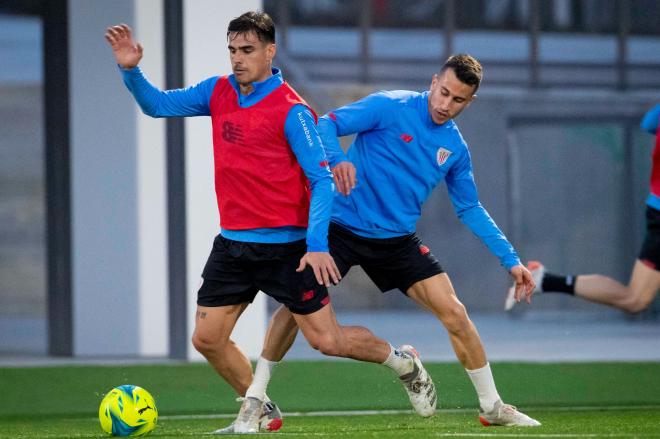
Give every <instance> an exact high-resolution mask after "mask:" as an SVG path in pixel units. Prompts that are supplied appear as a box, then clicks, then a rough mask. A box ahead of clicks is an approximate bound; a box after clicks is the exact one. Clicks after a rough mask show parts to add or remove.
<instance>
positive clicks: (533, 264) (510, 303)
mask: <svg viewBox="0 0 660 439" xmlns="http://www.w3.org/2000/svg"><path fill="white" fill-rule="evenodd" d="M527 269H528V270H529V271H530V273H532V279H534V283H535V284H536V286H535V287H534V290H532V294H536V293H540V292H541V284H542V283H543V276H545V267H544V266H543V264H541V263H540V262H539V261H529V262H527ZM515 304H516V284H515V283H514V284H513V286H512V287H511V288H509V291H508V292H507V294H506V300H505V301H504V311H510V310H511V308H513V307H514V306H515Z"/></svg>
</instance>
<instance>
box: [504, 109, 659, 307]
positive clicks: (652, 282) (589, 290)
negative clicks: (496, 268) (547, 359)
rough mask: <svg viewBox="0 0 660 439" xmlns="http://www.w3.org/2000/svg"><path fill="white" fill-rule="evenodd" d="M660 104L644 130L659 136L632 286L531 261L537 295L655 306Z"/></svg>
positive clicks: (644, 121) (648, 116) (649, 114)
mask: <svg viewBox="0 0 660 439" xmlns="http://www.w3.org/2000/svg"><path fill="white" fill-rule="evenodd" d="M659 121H660V104H659V105H656V106H655V107H653V108H652V109H651V110H649V111H648V112H647V113H646V114H645V115H644V118H643V119H642V124H641V125H642V129H643V130H645V131H647V132H649V133H651V134H654V135H655V149H654V150H653V166H652V171H651V184H650V186H651V190H650V194H649V196H648V198H647V199H646V237H645V238H644V243H643V244H642V249H641V250H640V252H639V257H638V258H637V260H636V261H635V265H634V266H633V272H632V275H631V276H630V281H629V282H628V285H623V284H622V283H621V282H618V281H616V280H614V279H612V278H611V277H607V276H603V275H601V274H580V275H570V276H566V275H559V274H552V273H549V272H547V271H546V269H545V267H544V266H543V264H541V263H540V262H538V261H530V262H529V263H528V265H527V268H529V269H530V270H531V272H532V276H534V280H535V282H536V288H534V291H533V292H534V293H566V294H570V295H574V296H576V297H580V298H582V299H585V300H589V301H591V302H596V303H602V304H604V305H609V306H612V307H614V308H619V309H621V310H623V311H627V312H629V313H637V312H640V311H643V310H645V309H646V308H648V307H649V305H651V303H653V300H654V299H655V296H656V295H657V294H658V290H659V289H660V271H658V270H660V132H659V131H658V124H659ZM514 296H515V293H514V292H513V291H511V289H509V293H508V295H507V298H506V301H505V303H504V309H505V310H507V311H509V310H510V309H511V308H513V306H514V305H515V304H516V300H515V297H514Z"/></svg>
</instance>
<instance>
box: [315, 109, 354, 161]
mask: <svg viewBox="0 0 660 439" xmlns="http://www.w3.org/2000/svg"><path fill="white" fill-rule="evenodd" d="M317 128H318V132H319V136H320V137H321V141H322V142H323V149H325V154H326V156H327V157H328V162H330V167H331V168H334V167H335V166H337V164H339V163H341V162H345V161H347V160H348V159H347V158H346V154H344V151H343V150H342V149H341V146H340V145H339V140H338V139H337V126H336V125H335V123H334V122H333V121H332V120H330V119H329V118H328V117H327V116H323V117H322V118H320V119H319V123H318V127H317Z"/></svg>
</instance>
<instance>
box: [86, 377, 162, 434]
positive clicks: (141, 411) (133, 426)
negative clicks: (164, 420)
mask: <svg viewBox="0 0 660 439" xmlns="http://www.w3.org/2000/svg"><path fill="white" fill-rule="evenodd" d="M99 420H100V421H101V428H102V429H103V431H105V432H106V433H109V434H111V435H113V436H142V435H144V434H147V433H149V432H150V431H151V430H153V429H154V428H156V421H157V420H158V409H156V402H155V401H154V398H153V397H152V396H151V394H150V393H149V392H147V391H146V390H144V389H143V388H142V387H138V386H133V385H131V384H125V385H123V386H119V387H115V388H114V389H112V390H111V391H109V392H108V393H107V394H106V395H105V397H103V400H102V401H101V406H100V407H99Z"/></svg>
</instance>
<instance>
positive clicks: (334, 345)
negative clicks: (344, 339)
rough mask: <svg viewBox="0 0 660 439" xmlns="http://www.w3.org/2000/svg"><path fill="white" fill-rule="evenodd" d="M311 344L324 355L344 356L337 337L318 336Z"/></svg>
mask: <svg viewBox="0 0 660 439" xmlns="http://www.w3.org/2000/svg"><path fill="white" fill-rule="evenodd" d="M310 344H311V345H312V347H313V348H314V349H316V350H318V351H319V352H321V353H322V354H323V355H328V356H330V357H341V356H342V352H341V347H340V346H339V342H338V340H337V339H336V338H335V337H331V336H327V335H322V336H319V337H316V338H315V340H314V342H313V343H312V342H311V341H310Z"/></svg>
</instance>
